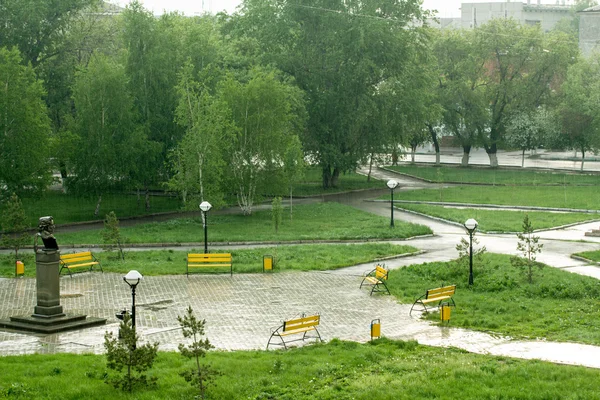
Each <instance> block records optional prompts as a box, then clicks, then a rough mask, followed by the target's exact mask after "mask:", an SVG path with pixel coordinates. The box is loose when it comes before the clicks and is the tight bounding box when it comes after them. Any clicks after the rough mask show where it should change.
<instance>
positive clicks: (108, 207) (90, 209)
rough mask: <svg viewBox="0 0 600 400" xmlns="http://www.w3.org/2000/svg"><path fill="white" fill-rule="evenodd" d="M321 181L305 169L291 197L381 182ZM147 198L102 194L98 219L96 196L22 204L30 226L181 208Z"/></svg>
mask: <svg viewBox="0 0 600 400" xmlns="http://www.w3.org/2000/svg"><path fill="white" fill-rule="evenodd" d="M321 179H322V177H321V170H320V169H319V168H317V167H309V168H307V169H306V171H305V174H304V177H303V178H302V179H301V180H300V181H299V182H297V183H296V184H295V185H294V189H293V192H292V193H293V195H294V196H317V195H322V194H332V193H341V192H346V191H351V190H361V189H370V188H381V187H382V183H381V182H380V181H377V180H374V179H372V180H371V181H370V182H367V178H366V177H365V176H364V175H360V174H357V173H351V172H348V173H345V174H342V175H340V178H339V184H338V186H337V187H336V188H329V189H324V188H323V183H322V180H321ZM289 195H290V193H289V189H282V190H281V191H276V192H274V193H264V196H266V197H267V198H270V197H272V196H283V197H284V198H288V197H289ZM150 199H151V200H150V204H151V209H150V211H146V209H145V206H144V196H143V194H142V196H141V198H140V201H139V203H138V197H137V195H135V194H117V193H108V194H104V195H103V196H102V202H101V207H100V212H99V215H98V216H96V215H94V211H95V209H96V202H97V200H98V199H97V197H95V196H85V197H82V196H74V195H72V194H65V193H60V192H56V191H46V192H45V193H44V194H43V195H42V197H35V198H32V197H24V198H22V199H21V201H22V202H23V208H24V209H25V212H26V214H27V218H28V220H29V223H30V225H31V226H32V227H35V226H37V223H38V219H39V218H40V217H42V216H45V215H52V216H53V217H54V221H55V222H56V224H67V223H72V222H81V221H97V220H102V219H104V216H105V215H106V214H108V213H109V212H110V211H114V212H115V213H116V214H117V217H119V218H126V217H134V216H140V215H146V214H148V213H161V212H174V211H179V210H181V208H182V204H181V200H180V199H179V198H177V197H175V196H166V195H160V196H151V197H150ZM231 202H232V203H231V205H232V206H236V204H235V198H232V199H231ZM0 211H1V210H0Z"/></svg>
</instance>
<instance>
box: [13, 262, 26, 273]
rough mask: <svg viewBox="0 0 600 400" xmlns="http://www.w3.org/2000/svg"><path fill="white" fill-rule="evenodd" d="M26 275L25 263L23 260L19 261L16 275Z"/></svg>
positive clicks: (16, 266)
mask: <svg viewBox="0 0 600 400" xmlns="http://www.w3.org/2000/svg"><path fill="white" fill-rule="evenodd" d="M19 275H25V264H23V261H17V263H16V265H15V276H19Z"/></svg>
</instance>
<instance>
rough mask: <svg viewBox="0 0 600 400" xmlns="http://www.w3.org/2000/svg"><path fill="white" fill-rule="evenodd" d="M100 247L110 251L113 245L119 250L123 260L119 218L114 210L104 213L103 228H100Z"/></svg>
mask: <svg viewBox="0 0 600 400" xmlns="http://www.w3.org/2000/svg"><path fill="white" fill-rule="evenodd" d="M102 241H103V245H102V248H103V249H104V250H107V251H112V250H113V249H114V248H115V247H116V248H117V249H118V250H119V254H120V255H121V259H123V260H125V254H123V238H122V237H121V230H120V229H119V219H118V218H117V214H115V212H114V211H111V212H109V213H108V214H106V217H105V219H104V229H103V230H102Z"/></svg>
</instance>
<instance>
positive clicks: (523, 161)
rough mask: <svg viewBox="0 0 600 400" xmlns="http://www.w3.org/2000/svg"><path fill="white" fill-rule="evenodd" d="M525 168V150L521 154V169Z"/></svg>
mask: <svg viewBox="0 0 600 400" xmlns="http://www.w3.org/2000/svg"><path fill="white" fill-rule="evenodd" d="M523 167H525V149H523V153H522V154H521V168H523Z"/></svg>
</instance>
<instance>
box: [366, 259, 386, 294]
mask: <svg viewBox="0 0 600 400" xmlns="http://www.w3.org/2000/svg"><path fill="white" fill-rule="evenodd" d="M388 277H389V270H387V269H385V268H384V267H382V266H381V265H376V266H375V268H374V269H373V270H372V271H370V272H369V273H368V274H366V275H365V276H364V278H363V280H362V282H361V283H360V288H362V287H363V285H365V283H366V284H367V285H371V286H372V288H371V294H370V295H373V293H374V292H387V294H390V290H389V289H388V287H387V285H386V283H385V281H387V279H388Z"/></svg>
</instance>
